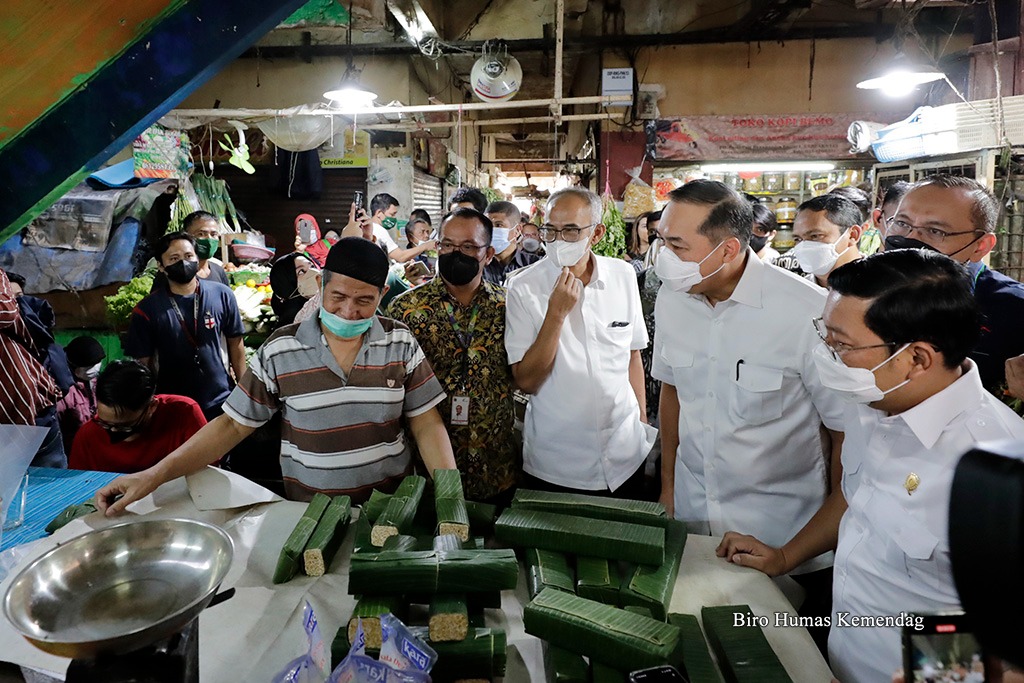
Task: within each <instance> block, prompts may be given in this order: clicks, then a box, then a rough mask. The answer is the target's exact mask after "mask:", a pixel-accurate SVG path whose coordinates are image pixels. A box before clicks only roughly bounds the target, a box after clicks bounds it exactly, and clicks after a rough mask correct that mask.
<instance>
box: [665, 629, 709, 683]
mask: <svg viewBox="0 0 1024 683" xmlns="http://www.w3.org/2000/svg"><path fill="white" fill-rule="evenodd" d="M668 623H670V624H672V625H674V626H678V627H679V634H680V643H681V645H682V648H681V650H682V651H681V655H682V659H683V666H685V667H686V675H687V677H688V678H689V679H690V683H723V681H722V674H720V673H718V667H716V666H715V662H714V660H712V659H711V653H710V652H709V651H708V641H706V640H705V639H704V632H703V631H701V630H700V622H699V621H697V617H695V616H693V615H692V614H670V615H668Z"/></svg>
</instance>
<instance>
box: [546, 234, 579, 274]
mask: <svg viewBox="0 0 1024 683" xmlns="http://www.w3.org/2000/svg"><path fill="white" fill-rule="evenodd" d="M589 249H590V235H589V234H588V235H581V236H580V238H579V239H578V240H577V241H575V242H564V241H562V240H557V241H555V242H550V243H549V244H548V247H547V252H548V257H549V258H553V259H555V263H557V264H558V267H559V268H572V267H573V266H575V265H576V264H577V263H579V262H580V259H581V258H583V255H584V254H586V253H587V251H588V250H589Z"/></svg>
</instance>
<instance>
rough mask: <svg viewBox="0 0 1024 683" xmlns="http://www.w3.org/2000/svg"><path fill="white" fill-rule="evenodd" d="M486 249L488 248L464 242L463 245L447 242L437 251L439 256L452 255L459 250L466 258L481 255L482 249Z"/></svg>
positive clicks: (439, 246) (442, 243)
mask: <svg viewBox="0 0 1024 683" xmlns="http://www.w3.org/2000/svg"><path fill="white" fill-rule="evenodd" d="M486 248H487V247H486V246H481V245H479V244H473V243H472V242H463V243H462V244H455V243H454V242H449V241H447V240H445V241H443V242H441V244H439V245H438V247H437V251H438V253H439V254H450V253H452V252H453V251H455V250H456V249H458V250H459V251H461V252H462V253H463V254H465V255H466V256H476V255H477V254H479V253H480V250H481V249H486Z"/></svg>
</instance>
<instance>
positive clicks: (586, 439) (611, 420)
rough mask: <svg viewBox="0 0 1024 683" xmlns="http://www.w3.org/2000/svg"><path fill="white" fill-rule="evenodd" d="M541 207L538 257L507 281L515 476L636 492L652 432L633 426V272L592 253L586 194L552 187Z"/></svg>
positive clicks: (639, 334) (596, 231)
mask: <svg viewBox="0 0 1024 683" xmlns="http://www.w3.org/2000/svg"><path fill="white" fill-rule="evenodd" d="M545 215H546V216H547V222H546V223H545V224H544V225H543V226H542V227H541V229H540V231H539V234H540V239H541V240H542V241H543V242H544V243H545V245H546V247H547V256H546V257H545V258H544V259H542V260H540V261H538V262H537V263H536V264H534V265H532V266H530V267H529V268H525V269H523V270H521V271H520V272H518V273H516V274H515V275H514V276H513V277H511V278H509V280H508V302H507V311H506V323H505V325H506V329H505V348H506V350H507V351H508V360H509V362H510V363H511V364H512V375H513V377H514V378H515V382H516V385H517V386H518V387H519V388H520V389H521V390H522V391H523V392H525V393H527V394H530V395H531V398H530V403H529V406H528V407H527V411H526V420H525V423H524V428H523V441H524V443H523V469H524V471H525V473H526V474H525V476H524V482H523V484H524V485H525V486H528V487H530V488H544V489H546V490H552V491H576V492H581V493H589V494H593V495H614V496H615V497H617V498H642V497H643V496H644V474H645V473H644V463H645V459H646V456H647V454H648V452H649V451H650V449H651V446H652V445H653V437H651V436H648V431H647V430H648V429H649V428H648V427H646V425H644V424H642V421H643V420H644V419H645V417H644V416H645V415H646V408H645V405H644V373H643V366H642V365H641V361H640V350H641V349H643V348H645V347H646V346H647V343H648V338H647V329H646V327H645V326H644V319H643V313H642V310H641V307H640V294H639V291H638V289H637V282H636V273H635V271H634V270H633V267H632V266H630V265H629V264H628V263H626V262H625V261H623V260H621V259H611V258H606V257H603V256H597V255H595V254H593V253H592V252H591V250H590V247H591V246H592V245H594V244H596V243H597V242H598V241H600V239H601V237H602V236H603V235H604V232H605V227H604V225H602V224H601V199H600V197H598V196H597V195H595V194H594V193H592V192H589V191H587V190H584V189H582V188H569V189H565V190H560V191H558V192H556V193H554V194H553V195H552V196H551V198H550V199H549V200H548V203H547V210H546V212H545Z"/></svg>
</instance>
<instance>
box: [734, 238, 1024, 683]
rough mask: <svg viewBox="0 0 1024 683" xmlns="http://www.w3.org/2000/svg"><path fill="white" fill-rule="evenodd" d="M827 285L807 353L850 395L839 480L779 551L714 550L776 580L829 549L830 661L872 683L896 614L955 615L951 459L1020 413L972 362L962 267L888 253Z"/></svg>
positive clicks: (839, 671) (1020, 429)
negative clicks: (992, 390) (816, 340)
mask: <svg viewBox="0 0 1024 683" xmlns="http://www.w3.org/2000/svg"><path fill="white" fill-rule="evenodd" d="M829 285H830V286H831V288H832V289H831V291H830V292H829V295H828V301H827V304H826V306H825V311H824V317H823V319H822V320H821V321H820V330H821V334H822V343H820V344H819V345H818V347H817V348H816V349H815V350H814V356H815V363H816V364H817V365H818V367H819V370H820V374H821V379H822V382H823V383H824V384H825V385H826V386H828V387H829V388H830V389H832V390H833V391H835V392H836V393H837V395H841V396H843V397H844V398H845V399H846V400H847V401H849V403H850V405H848V406H847V409H846V415H845V426H846V439H845V442H844V444H843V482H842V488H841V489H839V490H836V491H833V493H832V495H830V496H829V499H828V501H826V503H825V505H824V506H823V507H822V508H821V510H820V511H819V512H818V513H817V514H816V515H815V517H814V519H812V520H811V521H810V522H809V523H808V524H807V526H806V527H804V528H803V529H802V530H801V531H800V532H799V533H798V534H797V535H796V536H795V537H794V538H793V539H792V540H790V541H789V542H787V543H786V544H785V545H784V546H782V547H781V548H772V547H768V546H766V545H765V544H763V543H761V542H759V541H757V540H756V539H753V538H751V537H749V536H741V535H738V534H727V535H726V537H725V539H723V541H722V544H721V546H720V547H719V555H721V556H723V557H726V558H728V559H730V560H731V561H733V562H735V563H737V564H741V565H745V566H751V567H755V568H757V569H760V570H762V571H764V572H766V573H768V574H770V575H777V574H780V573H783V572H785V571H787V570H788V569H789V568H790V567H792V566H794V565H797V564H799V563H800V562H803V561H804V560H805V559H806V558H808V557H813V556H815V555H818V554H820V553H821V552H823V551H825V550H827V549H830V548H835V549H836V559H835V583H834V588H833V605H834V609H835V612H834V614H833V615H832V619H831V626H832V631H831V634H830V636H829V658H830V664H831V666H832V670H833V671H834V672H835V674H836V676H837V677H838V678H839V680H841V681H843V683H874V682H876V681H888V680H890V678H891V676H892V674H893V672H894V671H896V670H897V669H898V668H899V667H900V665H901V658H900V642H901V641H900V630H901V629H900V628H899V622H898V621H897V619H898V618H899V617H900V616H901V615H906V614H908V613H914V612H938V611H948V610H959V609H960V601H959V598H958V596H957V591H956V587H955V585H954V583H953V577H952V574H951V570H950V558H949V545H948V531H947V528H948V512H949V499H950V485H951V482H952V479H953V473H954V470H955V467H956V463H957V462H958V461H959V459H960V457H961V456H962V455H963V454H964V453H965V452H967V451H968V450H969V449H970V448H971V447H972V446H973V445H974V444H975V443H977V442H979V441H989V440H998V439H1015V440H1020V439H1024V420H1021V419H1020V418H1019V417H1018V416H1017V415H1016V414H1014V413H1013V411H1011V410H1010V409H1009V408H1008V407H1006V406H1005V405H1003V404H1002V403H1001V402H1000V401H999V400H997V399H996V398H995V397H994V396H992V395H991V394H989V393H988V392H987V391H985V389H984V388H983V387H982V384H981V378H980V376H979V374H978V368H977V366H976V365H975V364H974V362H973V361H971V360H970V359H968V358H967V354H968V353H969V352H970V351H971V349H972V348H973V347H974V344H975V343H976V341H977V338H978V333H979V320H980V318H979V313H978V308H977V304H976V302H975V299H974V297H973V296H972V293H971V280H970V277H969V276H968V273H967V271H966V270H965V269H964V268H963V267H962V266H960V265H959V264H957V263H954V262H953V261H952V260H951V259H949V258H947V257H945V256H943V255H941V254H936V253H931V252H926V251H924V250H918V249H902V250H896V251H886V252H884V253H879V254H874V255H872V256H868V257H865V258H864V259H861V260H859V261H855V262H853V263H850V264H848V265H846V266H843V267H842V268H838V269H836V271H835V272H833V273H832V275H831V277H830V278H829ZM840 520H841V521H840ZM885 618H888V622H887V621H886V619H885ZM904 619H905V616H904ZM866 620H869V621H866ZM870 620H874V621H870ZM866 623H867V624H868V625H867V626H865V624H866Z"/></svg>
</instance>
